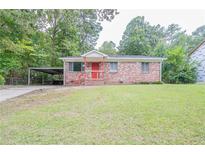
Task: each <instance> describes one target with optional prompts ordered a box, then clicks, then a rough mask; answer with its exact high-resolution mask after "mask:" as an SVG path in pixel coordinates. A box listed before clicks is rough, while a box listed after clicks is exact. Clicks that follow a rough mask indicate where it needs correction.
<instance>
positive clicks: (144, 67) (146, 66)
mask: <svg viewBox="0 0 205 154" xmlns="http://www.w3.org/2000/svg"><path fill="white" fill-rule="evenodd" d="M142 72H143V73H149V63H147V62H142Z"/></svg>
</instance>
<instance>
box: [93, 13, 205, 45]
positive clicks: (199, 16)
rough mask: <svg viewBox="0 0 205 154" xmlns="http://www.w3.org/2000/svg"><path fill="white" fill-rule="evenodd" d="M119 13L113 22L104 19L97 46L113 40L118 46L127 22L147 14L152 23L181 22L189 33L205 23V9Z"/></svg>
mask: <svg viewBox="0 0 205 154" xmlns="http://www.w3.org/2000/svg"><path fill="white" fill-rule="evenodd" d="M118 11H119V12H120V14H118V15H117V16H116V17H115V18H114V20H112V21H111V22H108V21H103V22H102V26H103V30H102V31H101V32H100V37H99V39H98V42H97V46H96V48H98V47H99V46H101V44H102V43H103V42H104V41H113V42H114V43H115V44H116V45H117V46H118V44H119V41H120V40H121V38H122V34H123V32H124V30H125V28H126V26H127V24H128V23H129V22H130V21H131V20H132V19H133V18H134V17H136V16H145V20H146V21H148V22H149V23H150V24H151V25H157V24H160V25H162V26H165V27H167V26H168V25H170V24H172V23H175V24H179V25H180V26H181V27H182V28H183V29H184V30H186V31H187V33H188V34H191V32H192V31H194V30H195V29H196V28H198V27H199V26H202V25H205V10H118Z"/></svg>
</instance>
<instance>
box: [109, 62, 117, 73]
mask: <svg viewBox="0 0 205 154" xmlns="http://www.w3.org/2000/svg"><path fill="white" fill-rule="evenodd" d="M110 72H117V62H111V63H110Z"/></svg>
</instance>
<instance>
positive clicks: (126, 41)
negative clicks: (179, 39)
mask: <svg viewBox="0 0 205 154" xmlns="http://www.w3.org/2000/svg"><path fill="white" fill-rule="evenodd" d="M162 36H163V28H162V27H161V26H160V25H157V26H151V25H150V24H149V22H146V21H145V20H144V17H140V16H139V17H136V18H134V19H133V20H131V22H130V23H129V24H128V25H127V27H126V30H125V32H124V34H123V36H122V40H121V41H120V45H119V47H118V49H119V51H120V52H121V53H123V54H133V55H150V54H151V53H152V52H153V48H154V47H155V46H156V45H157V44H158V42H159V41H160V39H161V37H162Z"/></svg>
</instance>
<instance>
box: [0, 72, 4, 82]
mask: <svg viewBox="0 0 205 154" xmlns="http://www.w3.org/2000/svg"><path fill="white" fill-rule="evenodd" d="M4 83H5V79H4V77H3V76H2V75H1V74H0V85H4Z"/></svg>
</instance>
